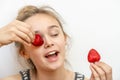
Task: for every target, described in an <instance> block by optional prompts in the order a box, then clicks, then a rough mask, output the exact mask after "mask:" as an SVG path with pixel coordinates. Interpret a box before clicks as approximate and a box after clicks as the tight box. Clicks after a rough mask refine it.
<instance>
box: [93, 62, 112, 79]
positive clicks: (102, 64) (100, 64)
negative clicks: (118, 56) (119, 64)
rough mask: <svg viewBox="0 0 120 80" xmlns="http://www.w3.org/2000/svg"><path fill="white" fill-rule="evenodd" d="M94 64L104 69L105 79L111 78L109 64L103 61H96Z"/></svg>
mask: <svg viewBox="0 0 120 80" xmlns="http://www.w3.org/2000/svg"><path fill="white" fill-rule="evenodd" d="M95 64H96V65H97V66H99V67H100V68H102V69H103V70H104V72H105V73H106V78H107V80H112V68H111V67H110V66H109V65H107V64H105V63H104V62H98V63H95Z"/></svg>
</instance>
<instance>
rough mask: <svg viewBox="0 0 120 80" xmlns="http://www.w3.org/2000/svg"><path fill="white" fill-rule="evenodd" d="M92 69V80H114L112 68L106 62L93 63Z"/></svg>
mask: <svg viewBox="0 0 120 80" xmlns="http://www.w3.org/2000/svg"><path fill="white" fill-rule="evenodd" d="M90 69H91V71H92V75H91V78H90V80H112V68H111V67H110V66H109V65H107V64H105V63H104V62H96V63H91V64H90Z"/></svg>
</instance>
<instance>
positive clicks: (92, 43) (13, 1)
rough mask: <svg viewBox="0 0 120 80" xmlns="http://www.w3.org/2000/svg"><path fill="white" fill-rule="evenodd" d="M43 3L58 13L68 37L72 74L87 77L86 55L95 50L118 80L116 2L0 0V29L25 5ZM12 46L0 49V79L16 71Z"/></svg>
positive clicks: (119, 0) (119, 6) (119, 18)
mask: <svg viewBox="0 0 120 80" xmlns="http://www.w3.org/2000/svg"><path fill="white" fill-rule="evenodd" d="M27 4H32V5H38V6H41V5H43V4H47V5H50V6H52V7H53V8H55V9H56V10H57V12H59V13H60V15H61V16H62V17H63V18H64V20H65V22H66V26H65V31H66V32H67V33H68V34H69V35H70V36H71V44H72V45H71V48H70V51H69V61H70V63H71V66H72V68H73V70H74V71H78V72H80V73H83V74H85V75H86V77H90V73H91V72H90V69H89V63H88V61H87V53H88V51H89V50H90V49H91V48H95V49H96V50H97V51H98V52H99V53H100V54H101V56H102V59H101V61H104V62H106V63H107V64H109V65H110V66H111V67H112V68H113V78H114V80H120V62H119V61H120V58H119V56H120V55H119V54H120V0H0V27H3V26H5V25H6V24H8V23H9V22H11V21H12V20H14V19H15V17H16V15H17V12H18V10H19V9H20V8H21V7H23V6H25V5H27ZM20 69H21V67H20V66H19V64H18V62H17V58H16V54H15V52H14V48H13V44H11V45H7V46H3V47H1V48H0V78H1V77H5V76H9V75H13V74H16V73H18V72H19V70H20Z"/></svg>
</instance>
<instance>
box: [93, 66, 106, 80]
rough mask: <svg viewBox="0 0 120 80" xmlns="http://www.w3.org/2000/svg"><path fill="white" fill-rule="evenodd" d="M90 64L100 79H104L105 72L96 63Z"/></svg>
mask: <svg viewBox="0 0 120 80" xmlns="http://www.w3.org/2000/svg"><path fill="white" fill-rule="evenodd" d="M91 66H92V67H93V68H94V69H95V70H96V72H97V73H98V74H99V77H100V79H101V80H106V74H105V72H104V70H102V68H100V67H98V66H97V65H96V64H91Z"/></svg>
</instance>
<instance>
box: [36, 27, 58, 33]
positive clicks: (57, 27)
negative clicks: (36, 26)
mask: <svg viewBox="0 0 120 80" xmlns="http://www.w3.org/2000/svg"><path fill="white" fill-rule="evenodd" d="M52 28H59V26H57V25H51V26H49V27H48V29H52ZM35 33H40V31H38V30H36V31H35Z"/></svg>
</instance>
